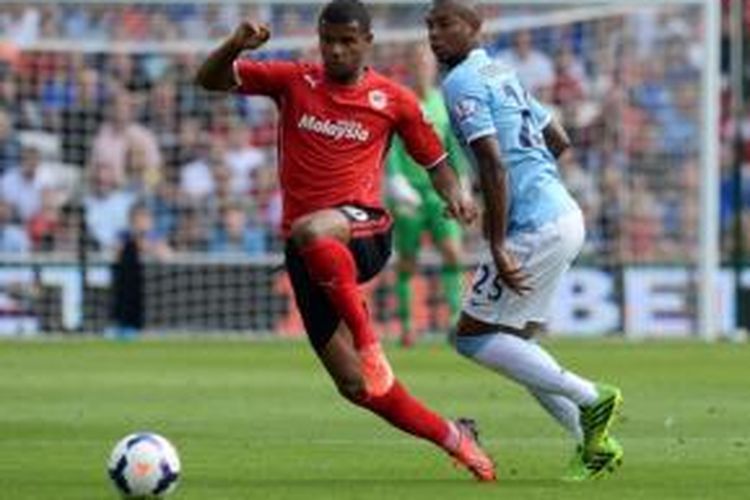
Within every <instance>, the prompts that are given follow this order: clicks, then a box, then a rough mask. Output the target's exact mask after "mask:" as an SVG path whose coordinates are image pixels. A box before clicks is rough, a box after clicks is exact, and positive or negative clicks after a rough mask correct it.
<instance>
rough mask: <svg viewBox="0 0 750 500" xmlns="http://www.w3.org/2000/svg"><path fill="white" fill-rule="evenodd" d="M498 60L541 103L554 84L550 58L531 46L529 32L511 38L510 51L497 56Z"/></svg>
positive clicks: (547, 97)
mask: <svg viewBox="0 0 750 500" xmlns="http://www.w3.org/2000/svg"><path fill="white" fill-rule="evenodd" d="M498 59H499V60H500V61H502V62H504V63H506V64H508V65H510V66H511V67H512V68H513V69H515V70H516V72H517V73H518V77H519V78H520V79H521V82H522V83H523V84H524V86H525V87H526V88H527V89H528V90H529V92H531V93H532V94H534V95H536V96H537V97H539V98H540V99H542V100H543V101H548V100H549V92H550V91H551V90H552V85H553V84H554V82H555V71H554V67H553V65H552V61H551V60H550V58H549V57H548V56H547V55H546V54H545V53H543V52H540V51H538V50H536V49H534V47H533V46H532V40H531V32H529V31H528V30H520V31H518V32H516V34H515V35H514V36H513V46H512V48H511V49H509V50H506V51H503V52H501V53H500V54H498Z"/></svg>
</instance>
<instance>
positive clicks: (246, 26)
mask: <svg viewBox="0 0 750 500" xmlns="http://www.w3.org/2000/svg"><path fill="white" fill-rule="evenodd" d="M269 38H271V30H270V29H269V27H268V25H267V24H264V23H256V22H253V21H249V20H245V21H242V22H241V23H240V25H239V26H237V27H236V28H235V30H234V32H233V33H232V40H233V41H234V44H235V45H236V46H237V47H238V48H241V49H242V50H253V49H257V48H258V47H261V46H262V45H263V44H265V43H266V42H267V41H268V39H269Z"/></svg>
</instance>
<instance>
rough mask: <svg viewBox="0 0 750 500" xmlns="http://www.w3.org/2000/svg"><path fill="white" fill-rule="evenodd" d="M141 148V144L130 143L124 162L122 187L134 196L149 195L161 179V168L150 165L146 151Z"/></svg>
mask: <svg viewBox="0 0 750 500" xmlns="http://www.w3.org/2000/svg"><path fill="white" fill-rule="evenodd" d="M141 148H142V145H141V144H131V145H130V147H129V148H128V151H127V162H126V164H125V184H124V188H125V190H126V191H128V192H130V193H132V194H133V196H135V197H147V196H150V195H151V194H153V192H154V190H155V189H156V186H157V185H158V184H159V181H160V180H161V168H152V167H150V165H149V162H148V158H147V156H146V152H145V151H144V150H143V149H141Z"/></svg>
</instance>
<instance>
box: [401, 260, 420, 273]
mask: <svg viewBox="0 0 750 500" xmlns="http://www.w3.org/2000/svg"><path fill="white" fill-rule="evenodd" d="M416 270H417V260H416V259H415V258H414V257H411V256H409V257H400V258H399V261H398V271H399V272H400V273H403V274H414V273H415V272H416Z"/></svg>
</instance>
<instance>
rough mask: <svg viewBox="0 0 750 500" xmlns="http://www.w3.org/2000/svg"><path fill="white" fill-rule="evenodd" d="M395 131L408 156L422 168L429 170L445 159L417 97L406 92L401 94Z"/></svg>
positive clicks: (430, 123)
mask: <svg viewBox="0 0 750 500" xmlns="http://www.w3.org/2000/svg"><path fill="white" fill-rule="evenodd" d="M396 131H397V132H398V135H399V136H401V139H402V140H403V141H404V146H405V147H406V150H407V152H408V153H409V155H410V156H411V157H412V158H414V160H415V161H416V162H417V163H419V164H420V165H422V166H423V167H425V168H428V169H430V168H432V167H434V166H435V165H437V164H438V163H440V162H441V161H443V160H444V159H445V158H446V156H447V155H446V153H445V149H444V148H443V144H442V142H440V137H439V136H438V134H437V132H436V131H435V127H433V125H432V122H430V120H429V119H428V118H427V116H426V115H425V114H424V112H423V111H422V108H421V106H420V105H419V102H418V101H417V97H416V96H415V95H414V94H412V93H411V92H410V91H407V90H403V91H402V92H401V99H400V110H399V115H398V117H397V121H396Z"/></svg>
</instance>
